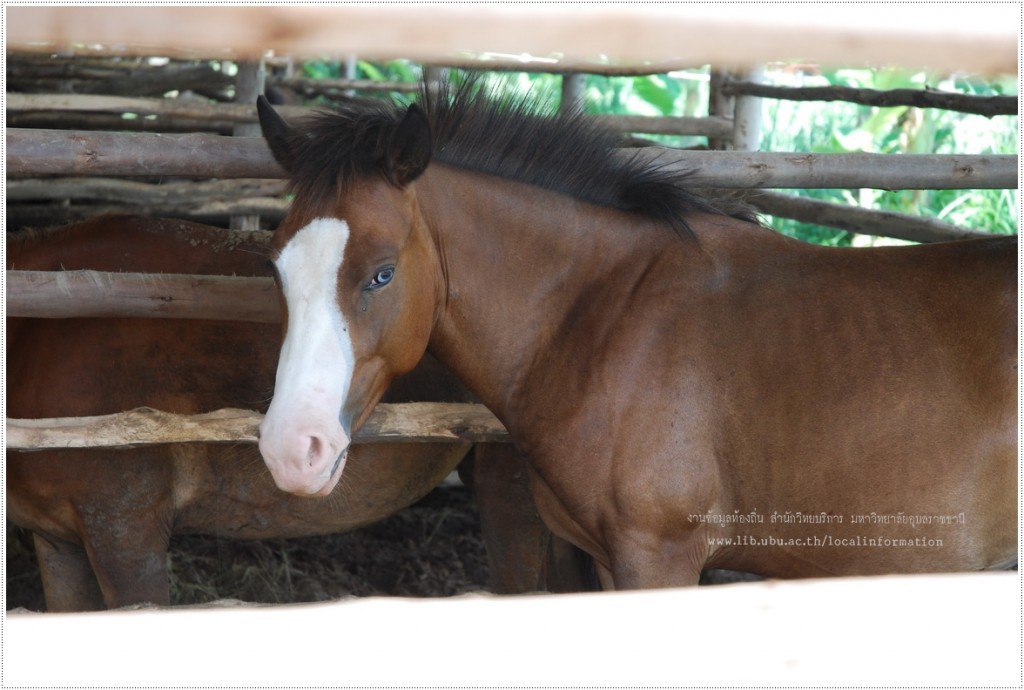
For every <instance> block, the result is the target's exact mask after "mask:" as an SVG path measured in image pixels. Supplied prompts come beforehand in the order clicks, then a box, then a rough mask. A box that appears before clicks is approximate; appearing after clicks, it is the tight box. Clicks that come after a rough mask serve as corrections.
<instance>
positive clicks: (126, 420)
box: [5, 403, 509, 450]
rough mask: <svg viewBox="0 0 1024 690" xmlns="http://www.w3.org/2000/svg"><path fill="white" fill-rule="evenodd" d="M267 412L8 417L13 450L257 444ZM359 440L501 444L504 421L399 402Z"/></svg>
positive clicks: (461, 406) (466, 410) (477, 411)
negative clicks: (50, 417) (502, 422)
mask: <svg viewBox="0 0 1024 690" xmlns="http://www.w3.org/2000/svg"><path fill="white" fill-rule="evenodd" d="M262 419H263V415H261V414H260V413H259V412H254V411H252V410H237V409H223V410H216V411H214V412H209V413H206V414H199V415H180V414H171V413H169V412H161V411H159V410H154V409H152V408H148V407H141V408H137V409H135V410H130V411H128V412H119V413H116V414H109V415H99V416H94V417H59V418H52V419H7V426H6V437H5V440H6V445H7V448H8V449H10V450H40V449H44V448H126V447H136V446H149V445H155V444H159V443H193V442H196V443H230V442H239V441H241V442H248V443H255V442H256V441H257V440H259V436H258V429H259V425H260V421H261V420H262ZM352 440H353V441H355V442H356V443H453V442H458V441H470V442H474V443H502V442H507V441H508V440H509V437H508V432H507V431H506V430H505V427H503V426H502V425H501V422H499V421H498V420H497V418H495V416H494V415H493V414H492V413H491V412H490V410H488V409H487V408H486V407H484V406H483V405H477V404H471V403H401V404H387V403H381V404H379V405H377V406H376V407H375V408H374V410H373V413H372V414H371V415H370V417H369V419H367V420H366V422H365V423H364V424H363V426H362V427H360V429H359V431H357V432H356V433H355V434H354V436H353V439H352Z"/></svg>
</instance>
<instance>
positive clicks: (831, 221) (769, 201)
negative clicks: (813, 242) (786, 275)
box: [746, 192, 992, 242]
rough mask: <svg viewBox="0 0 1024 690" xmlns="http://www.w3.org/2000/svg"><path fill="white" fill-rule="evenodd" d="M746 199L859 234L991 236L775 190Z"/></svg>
mask: <svg viewBox="0 0 1024 690" xmlns="http://www.w3.org/2000/svg"><path fill="white" fill-rule="evenodd" d="M746 200H747V201H748V202H749V203H750V204H751V205H752V206H754V207H755V208H756V209H758V210H759V211H761V212H763V213H767V214H769V215H773V216H779V217H781V218H792V219H794V220H799V221H801V222H803V223H814V224H816V225H826V226H828V227H831V228H839V229H840V230H846V231H848V232H855V233H857V234H859V235H876V236H882V237H894V238H896V239H901V240H909V241H911V242H947V241H950V240H966V239H971V238H976V237H992V233H988V232H984V231H980V230H968V229H966V228H961V227H957V226H956V225H953V224H951V223H945V222H943V221H941V220H937V219H935V218H922V217H918V216H911V215H907V214H905V213H893V212H891V211H875V210H872V209H866V208H858V207H856V206H848V205H846V204H833V203H830V202H827V201H819V200H817V199H808V198H806V197H798V196H791V195H789V194H779V193H776V192H756V193H752V194H749V195H748V196H747V197H746Z"/></svg>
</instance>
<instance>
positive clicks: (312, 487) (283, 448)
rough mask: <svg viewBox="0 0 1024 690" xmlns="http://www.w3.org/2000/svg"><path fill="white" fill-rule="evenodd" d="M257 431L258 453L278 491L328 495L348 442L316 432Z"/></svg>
mask: <svg viewBox="0 0 1024 690" xmlns="http://www.w3.org/2000/svg"><path fill="white" fill-rule="evenodd" d="M267 432H268V430H264V429H261V433H260V442H259V447H260V453H262V455H263V460H264V462H265V463H266V465H267V467H268V468H269V469H270V474H271V475H272V476H273V477H274V483H275V484H277V487H278V488H279V489H281V490H282V491H287V492H289V493H293V494H304V495H309V496H312V495H321V494H327V493H330V491H331V489H333V488H334V485H335V484H336V483H337V479H338V478H339V477H340V474H341V469H342V467H343V465H344V462H345V457H346V455H347V453H348V444H349V439H348V437H347V435H345V434H344V432H342V434H341V437H339V438H336V439H331V438H329V437H328V436H327V435H326V434H323V433H320V432H305V433H303V432H293V433H272V432H271V433H267Z"/></svg>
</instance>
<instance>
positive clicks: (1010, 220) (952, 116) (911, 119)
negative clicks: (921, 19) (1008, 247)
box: [761, 69, 1018, 245]
mask: <svg viewBox="0 0 1024 690" xmlns="http://www.w3.org/2000/svg"><path fill="white" fill-rule="evenodd" d="M773 76H774V79H773V81H774V82H775V83H779V84H782V85H797V84H803V85H807V86H827V85H842V86H850V87H855V88H871V89H879V90H885V89H897V88H913V89H922V88H927V87H931V88H935V89H940V90H943V91H957V92H961V93H968V94H975V95H1012V94H1014V93H1015V92H1016V82H1015V81H1012V80H1011V79H1010V78H1008V77H1007V78H996V79H990V80H985V79H981V78H979V77H973V76H972V77H968V76H964V75H954V76H952V77H946V78H940V77H938V76H936V75H931V74H928V73H926V72H910V71H906V70H897V69H877V70H869V69H842V70H834V71H826V72H823V73H822V74H820V75H818V76H806V75H804V76H802V77H799V78H797V77H792V76H790V77H788V78H787V76H786V74H785V73H784V72H780V73H778V74H776V75H773ZM763 113H764V123H765V127H764V135H763V137H762V144H761V148H762V150H766V151H807V152H813V153H845V152H854V151H860V152H869V153H886V154H899V153H912V154H924V153H946V154H952V153H960V154H977V155H982V154H1013V153H1016V152H1017V150H1018V144H1017V117H1006V116H1001V117H998V118H993V119H988V118H985V117H982V116H980V115H967V114H961V113H955V112H952V111H946V110H937V109H932V108H911V107H893V108H877V107H868V106H858V105H854V104H851V103H839V102H828V103H825V102H795V101H776V100H767V99H766V100H765V101H764V105H763ZM774 123H785V126H773V124H774ZM795 193H796V194H798V195H799V196H805V197H811V198H817V199H823V200H827V201H835V202H842V203H850V204H857V205H859V206H861V207H863V208H873V209H880V210H885V211H895V212H899V213H906V214H910V215H918V216H929V217H935V218H938V219H940V220H945V221H947V222H950V223H953V224H955V225H959V226H961V227H965V228H971V229H976V230H985V231H988V232H995V233H1007V234H1013V233H1016V232H1017V222H1016V219H1017V207H1018V192H1017V190H949V189H946V190H905V191H895V192H886V191H881V190H872V189H863V190H796V192H795ZM770 220H771V224H772V226H773V227H775V228H776V229H777V230H779V231H780V232H783V233H785V234H788V235H792V236H794V237H799V238H801V239H805V240H808V241H816V242H822V241H823V240H824V243H825V244H840V245H843V244H850V243H851V242H853V241H854V236H852V235H850V234H849V233H846V232H843V231H839V230H834V231H832V230H826V229H823V228H820V227H818V226H811V225H807V224H805V223H798V222H797V221H793V220H788V219H783V218H772V219H770Z"/></svg>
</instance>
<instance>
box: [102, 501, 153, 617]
mask: <svg viewBox="0 0 1024 690" xmlns="http://www.w3.org/2000/svg"><path fill="white" fill-rule="evenodd" d="M105 518H106V521H104V522H97V523H95V524H94V523H92V522H91V521H90V520H88V519H86V520H84V522H85V526H86V532H87V534H86V537H85V541H86V550H87V552H88V554H89V562H90V563H92V569H93V572H95V573H96V580H97V581H98V582H99V586H100V589H101V590H102V592H103V601H104V602H105V603H106V605H107V608H111V609H114V608H120V607H122V606H130V605H132V604H143V603H150V604H157V605H159V606H167V605H169V604H170V603H171V591H170V584H169V581H168V576H167V550H168V546H169V541H170V529H169V526H168V527H167V528H166V529H163V528H161V525H160V523H161V520H160V519H159V516H154V515H145V516H140V515H131V516H112V515H109V514H108V515H106V516H105ZM118 535H120V536H118Z"/></svg>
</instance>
